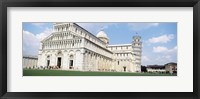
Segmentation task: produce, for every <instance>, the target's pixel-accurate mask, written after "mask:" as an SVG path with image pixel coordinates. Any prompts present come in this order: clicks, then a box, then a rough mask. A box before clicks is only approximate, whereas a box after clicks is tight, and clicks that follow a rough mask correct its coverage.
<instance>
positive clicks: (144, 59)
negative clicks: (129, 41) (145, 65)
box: [142, 56, 150, 62]
mask: <svg viewBox="0 0 200 99" xmlns="http://www.w3.org/2000/svg"><path fill="white" fill-rule="evenodd" d="M142 61H143V62H148V61H150V59H149V58H148V57H147V56H142Z"/></svg>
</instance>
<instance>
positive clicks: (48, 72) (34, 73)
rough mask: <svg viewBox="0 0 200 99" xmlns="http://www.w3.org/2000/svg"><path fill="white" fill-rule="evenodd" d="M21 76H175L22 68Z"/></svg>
mask: <svg viewBox="0 0 200 99" xmlns="http://www.w3.org/2000/svg"><path fill="white" fill-rule="evenodd" d="M23 76H176V75H171V74H155V73H154V74H152V73H126V72H89V71H87V72H83V71H66V70H31V69H24V70H23Z"/></svg>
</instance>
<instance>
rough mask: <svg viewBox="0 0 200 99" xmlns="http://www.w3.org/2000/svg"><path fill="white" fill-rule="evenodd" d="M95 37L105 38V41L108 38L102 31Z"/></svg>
mask: <svg viewBox="0 0 200 99" xmlns="http://www.w3.org/2000/svg"><path fill="white" fill-rule="evenodd" d="M97 37H98V38H106V39H108V36H107V35H106V33H105V32H104V31H103V30H101V31H100V32H99V33H98V34H97Z"/></svg>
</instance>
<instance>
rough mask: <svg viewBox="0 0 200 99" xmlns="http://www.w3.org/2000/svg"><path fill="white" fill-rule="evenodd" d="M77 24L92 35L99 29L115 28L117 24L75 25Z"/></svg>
mask: <svg viewBox="0 0 200 99" xmlns="http://www.w3.org/2000/svg"><path fill="white" fill-rule="evenodd" d="M77 24H78V25H80V26H81V27H83V28H84V29H86V30H88V31H89V32H91V33H93V34H96V33H98V32H99V31H100V29H101V28H103V29H106V28H108V27H109V26H112V25H115V26H117V23H77Z"/></svg>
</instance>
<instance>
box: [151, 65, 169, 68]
mask: <svg viewBox="0 0 200 99" xmlns="http://www.w3.org/2000/svg"><path fill="white" fill-rule="evenodd" d="M147 68H152V69H165V66H164V65H147Z"/></svg>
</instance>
